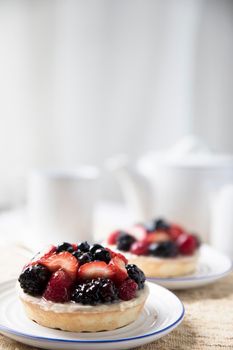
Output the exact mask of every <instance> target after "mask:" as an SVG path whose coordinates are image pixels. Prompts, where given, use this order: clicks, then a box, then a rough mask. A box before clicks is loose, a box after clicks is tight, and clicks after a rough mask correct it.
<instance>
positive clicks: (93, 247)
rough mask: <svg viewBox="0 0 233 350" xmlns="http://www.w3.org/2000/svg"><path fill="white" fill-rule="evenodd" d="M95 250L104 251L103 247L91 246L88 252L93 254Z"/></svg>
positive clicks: (98, 245)
mask: <svg viewBox="0 0 233 350" xmlns="http://www.w3.org/2000/svg"><path fill="white" fill-rule="evenodd" d="M97 249H104V247H103V246H102V245H101V244H93V246H92V247H91V248H90V252H91V253H92V254H94V253H95V252H96V250H97Z"/></svg>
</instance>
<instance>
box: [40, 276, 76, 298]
mask: <svg viewBox="0 0 233 350" xmlns="http://www.w3.org/2000/svg"><path fill="white" fill-rule="evenodd" d="M72 284H73V281H72V278H71V277H70V276H69V275H68V274H67V273H66V272H65V271H63V270H58V271H56V272H54V273H53V274H52V276H51V278H50V280H49V282H48V284H47V287H46V289H45V292H44V294H43V297H44V298H45V299H46V300H50V301H53V302H55V303H64V302H66V301H69V300H70V294H71V287H72Z"/></svg>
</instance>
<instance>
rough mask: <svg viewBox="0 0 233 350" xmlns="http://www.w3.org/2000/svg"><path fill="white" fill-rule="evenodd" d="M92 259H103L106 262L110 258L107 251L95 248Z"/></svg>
mask: <svg viewBox="0 0 233 350" xmlns="http://www.w3.org/2000/svg"><path fill="white" fill-rule="evenodd" d="M94 260H100V261H104V262H106V263H107V264H108V263H109V261H110V260H111V256H110V253H109V251H108V250H106V249H103V248H99V249H97V250H96V251H95V253H94Z"/></svg>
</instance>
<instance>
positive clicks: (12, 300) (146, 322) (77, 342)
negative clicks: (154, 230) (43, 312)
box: [0, 281, 184, 350]
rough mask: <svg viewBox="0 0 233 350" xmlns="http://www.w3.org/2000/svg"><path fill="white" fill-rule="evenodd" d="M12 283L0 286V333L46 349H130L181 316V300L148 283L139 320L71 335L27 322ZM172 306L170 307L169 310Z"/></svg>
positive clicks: (158, 334)
mask: <svg viewBox="0 0 233 350" xmlns="http://www.w3.org/2000/svg"><path fill="white" fill-rule="evenodd" d="M15 283H16V282H15V281H8V282H4V283H2V284H0V332H1V333H2V334H4V335H6V336H7V337H10V338H12V339H15V340H17V341H19V342H22V343H25V344H28V345H32V346H35V347H40V348H46V349H67V350H69V349H82V350H92V349H93V350H98V349H101V350H103V349H109V348H110V347H111V348H113V347H114V349H130V348H133V347H136V346H140V345H143V344H146V343H150V342H152V341H154V340H156V339H158V338H160V337H163V336H164V335H166V334H167V333H169V332H171V331H172V330H173V329H174V328H176V327H177V326H178V325H179V323H180V322H181V321H182V319H183V317H184V307H183V305H182V303H181V301H180V300H179V299H178V298H177V297H176V296H175V295H174V294H173V293H172V292H170V291H168V290H167V289H165V288H163V287H161V286H158V285H156V284H152V283H148V285H149V288H150V295H149V297H148V299H147V301H146V304H145V307H144V309H143V311H142V313H141V315H140V316H139V318H138V319H137V320H136V321H135V322H133V323H132V324H130V325H128V326H126V327H123V328H120V329H117V330H115V331H107V332H98V333H71V332H63V331H59V330H54V329H49V328H46V327H42V326H40V325H38V324H36V323H34V322H32V321H30V320H29V319H28V318H27V317H26V316H25V314H24V310H23V308H22V305H21V303H20V301H19V300H18V297H17V295H16V292H15ZM171 305H172V307H171Z"/></svg>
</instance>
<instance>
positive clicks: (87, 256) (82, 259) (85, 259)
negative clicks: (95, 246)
mask: <svg viewBox="0 0 233 350" xmlns="http://www.w3.org/2000/svg"><path fill="white" fill-rule="evenodd" d="M93 260H94V259H93V255H92V254H91V253H90V252H86V253H81V255H79V257H78V261H79V265H83V264H86V263H89V262H91V261H93Z"/></svg>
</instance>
